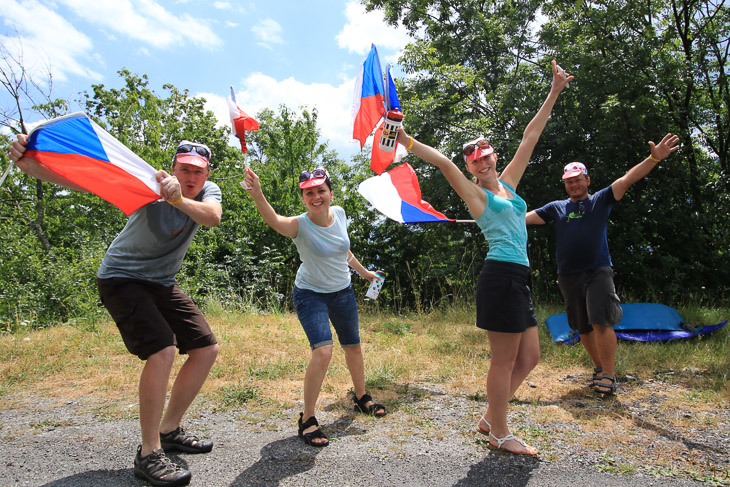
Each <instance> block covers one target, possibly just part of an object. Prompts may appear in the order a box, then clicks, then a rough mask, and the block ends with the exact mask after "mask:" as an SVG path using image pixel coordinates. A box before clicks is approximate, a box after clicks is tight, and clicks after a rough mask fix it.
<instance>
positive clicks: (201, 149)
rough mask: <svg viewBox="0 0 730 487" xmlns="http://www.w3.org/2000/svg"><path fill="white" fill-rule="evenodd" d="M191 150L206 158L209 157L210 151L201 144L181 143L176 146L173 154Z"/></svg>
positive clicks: (188, 152)
mask: <svg viewBox="0 0 730 487" xmlns="http://www.w3.org/2000/svg"><path fill="white" fill-rule="evenodd" d="M191 152H196V153H197V154H199V155H201V156H203V157H205V158H206V159H210V151H209V150H208V149H206V148H205V147H203V146H202V145H193V144H182V145H179V146H178V147H177V151H175V154H176V155H177V154H190V153H191Z"/></svg>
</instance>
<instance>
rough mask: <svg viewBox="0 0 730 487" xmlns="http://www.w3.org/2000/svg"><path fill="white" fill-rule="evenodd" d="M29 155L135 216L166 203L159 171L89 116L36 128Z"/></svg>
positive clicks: (71, 117) (57, 120) (30, 137)
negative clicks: (161, 201)
mask: <svg viewBox="0 0 730 487" xmlns="http://www.w3.org/2000/svg"><path fill="white" fill-rule="evenodd" d="M25 155H26V156H29V157H31V158H32V159H35V160H36V161H38V162H40V163H41V164H43V165H44V166H46V167H47V168H48V169H49V170H50V171H52V172H54V173H56V174H58V175H60V176H62V177H64V178H66V179H68V180H69V181H71V182H73V183H75V184H78V185H79V186H81V187H82V188H84V189H86V190H87V191H90V192H92V193H94V194H95V195H97V196H99V197H100V198H102V199H104V200H106V201H108V202H109V203H111V204H113V205H114V206H116V207H117V208H119V209H120V210H122V211H123V212H124V214H125V215H127V216H129V215H131V214H132V213H133V212H134V211H135V210H137V209H138V208H140V207H142V206H144V205H146V204H147V203H150V202H152V201H156V200H158V199H160V193H159V184H158V183H157V181H156V180H155V174H156V173H157V170H156V169H155V168H154V167H152V166H150V165H149V164H147V163H146V162H145V161H143V160H142V159H141V158H140V157H139V156H138V155H136V154H135V153H134V152H132V151H131V150H129V149H128V148H127V147H126V146H125V145H124V144H122V143H121V142H119V141H118V140H117V139H115V138H114V137H112V136H111V135H109V133H108V132H106V131H105V130H104V129H102V128H101V127H99V126H98V125H97V124H96V123H95V122H94V121H93V120H91V119H90V118H89V117H88V116H87V115H86V114H85V113H81V112H78V113H72V114H70V115H66V116H64V117H59V118H55V119H53V120H50V121H48V122H45V123H43V124H41V125H39V126H37V127H35V128H34V129H33V130H32V131H31V133H30V134H29V135H28V145H27V149H26V151H25Z"/></svg>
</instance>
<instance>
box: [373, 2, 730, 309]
mask: <svg viewBox="0 0 730 487" xmlns="http://www.w3.org/2000/svg"><path fill="white" fill-rule="evenodd" d="M363 3H365V4H366V6H367V7H368V8H370V9H373V8H377V9H382V10H383V11H384V12H385V16H386V19H387V20H389V21H390V22H393V23H395V22H401V23H402V24H403V25H404V26H405V27H406V28H407V29H408V30H409V31H410V33H411V35H412V37H413V42H412V43H411V44H410V45H409V46H408V47H407V48H406V49H405V51H404V54H403V57H402V58H401V64H402V65H403V66H404V68H405V70H406V72H407V74H408V77H407V78H406V79H404V80H400V82H399V93H400V95H401V101H402V105H403V107H404V115H405V123H406V125H407V127H408V128H409V130H411V131H412V132H414V133H415V134H416V135H418V136H419V137H420V138H422V139H423V140H425V141H427V142H428V143H430V144H431V145H434V146H436V147H439V148H440V149H441V150H442V152H444V153H446V154H451V155H452V157H454V158H455V159H454V160H455V162H457V163H458V164H461V163H462V162H461V160H460V157H459V155H458V154H459V148H460V144H459V142H460V141H463V140H466V139H468V138H470V137H472V136H474V135H478V134H481V133H483V134H485V135H487V136H488V137H489V138H490V140H492V141H493V143H494V145H495V146H496V149H497V152H498V153H499V155H500V157H501V160H503V161H504V160H505V159H508V158H509V157H510V156H511V154H512V153H513V152H514V148H515V146H516V143H517V142H518V141H519V139H520V133H521V131H522V129H523V128H524V126H525V124H526V123H527V121H528V120H529V117H530V116H531V115H532V113H534V110H535V109H536V108H537V106H538V105H539V101H540V97H541V96H543V94H544V90H545V88H546V86H545V83H546V75H547V74H548V70H547V69H546V66H547V63H548V62H549V60H550V59H551V58H556V59H557V60H558V61H559V62H560V63H561V64H562V65H563V66H565V67H566V68H567V69H568V71H569V72H570V73H572V74H575V75H576V82H575V83H573V84H572V85H571V89H570V90H568V91H567V92H566V93H565V96H563V97H561V100H560V102H559V103H558V105H557V106H556V107H555V110H554V112H553V116H552V118H551V120H550V122H549V123H548V126H547V127H546V129H545V131H544V133H543V136H542V139H541V142H540V144H538V147H537V148H536V151H535V153H534V156H533V160H532V163H531V165H530V167H529V168H528V170H527V171H528V172H527V174H526V177H525V178H524V179H523V182H522V184H521V185H520V189H519V190H520V193H521V194H522V195H523V196H524V197H525V199H526V200H527V202H528V204H529V205H530V206H531V207H535V206H538V205H542V204H544V203H545V202H547V201H549V200H552V199H557V198H562V197H564V190H563V189H562V185H561V184H560V183H559V181H560V179H559V174H560V168H561V167H562V166H563V165H564V164H565V163H567V162H570V161H572V160H581V161H584V162H586V163H587V164H588V166H589V169H590V171H591V177H592V181H593V185H594V189H596V190H597V189H599V188H600V187H603V186H605V185H608V184H610V183H611V182H612V181H613V180H614V179H616V178H617V177H619V176H620V175H622V174H623V173H625V171H626V170H628V168H630V167H631V166H633V165H634V164H636V163H637V162H638V161H640V160H642V159H643V158H644V157H645V155H646V153H647V150H648V146H647V142H648V141H649V140H654V141H656V140H659V139H660V138H661V137H662V136H663V135H664V134H665V133H667V132H674V133H678V134H679V135H680V136H681V138H682V141H683V145H684V147H683V149H682V151H680V153H678V154H677V155H675V156H673V157H672V158H670V159H669V160H667V161H665V163H663V164H662V166H661V167H660V168H658V169H657V170H655V171H654V172H653V173H652V174H651V175H650V176H649V177H648V178H646V180H644V181H642V182H640V183H639V184H637V185H636V186H635V187H634V188H632V190H631V191H630V193H629V195H627V196H628V197H627V203H625V204H622V205H619V207H617V209H616V210H615V212H614V225H613V226H612V228H611V234H610V239H611V241H612V253H613V256H614V263H615V264H616V266H617V268H618V270H619V273H624V274H625V275H624V276H623V277H620V278H619V282H620V285H621V286H622V291H623V293H624V294H625V295H627V296H632V297H636V298H643V299H652V298H656V299H664V298H666V299H670V298H684V299H687V298H697V297H702V296H703V295H704V296H707V297H709V296H710V293H711V294H712V296H715V297H717V296H727V291H728V290H729V289H730V286H729V285H728V283H729V280H728V278H727V277H725V276H722V275H719V273H713V272H710V269H715V268H722V267H726V266H727V264H728V254H727V251H726V249H727V248H728V247H730V241H728V235H729V234H730V229H729V227H730V222H728V217H727V215H728V210H729V209H730V208H729V207H728V198H727V197H726V195H727V193H728V191H727V189H728V186H727V181H728V178H727V177H726V161H727V158H728V150H727V142H728V136H729V135H730V132H729V131H728V115H727V114H728V97H727V93H728V81H727V75H726V69H727V54H728V26H729V25H730V23H729V22H728V7H727V5H726V2H725V1H724V0H651V1H638V0H628V1H623V0H622V1H618V0H598V1H584V0H581V1H577V2H576V1H572V0H571V1H568V0H554V1H548V2H532V1H528V0H513V1H506V2H498V1H491V0H487V1H476V0H451V1H447V2H437V1H431V0H368V1H364V2H363ZM539 9H541V14H542V15H538V14H539V13H540V10H539ZM538 20H539V22H538ZM422 174H423V178H424V181H422V187H424V188H425V189H424V193H427V192H428V193H429V194H430V193H433V194H436V195H437V197H436V199H435V200H434V204H435V205H437V204H438V205H440V207H441V208H449V207H455V208H459V207H461V205H460V204H459V202H458V200H456V199H455V195H453V193H452V192H450V191H448V189H446V190H445V192H446V193H447V194H444V195H443V198H444V199H443V200H441V199H440V198H441V197H442V196H441V193H440V192H439V191H444V189H443V188H444V185H443V181H441V178H439V176H438V175H436V174H434V173H433V171H430V172H429V170H428V169H426V170H422ZM437 207H439V206H437ZM687 228H692V236H691V238H687V232H686V229H687ZM531 234H532V235H531V239H530V243H529V249H528V252H529V255H530V259H531V262H532V265H533V268H534V272H535V277H536V279H535V286H536V288H537V289H538V290H539V293H538V294H540V295H545V296H547V297H550V296H552V297H553V298H557V296H558V294H557V290H556V289H555V287H554V286H553V285H552V284H551V283H552V282H553V281H554V278H555V268H556V266H555V262H554V257H553V256H552V252H553V249H554V244H553V236H552V230H551V229H549V228H548V229H537V230H533V231H532V232H531ZM444 236H446V234H444ZM450 238H454V236H453V235H452V236H451V237H450ZM457 240H458V238H457Z"/></svg>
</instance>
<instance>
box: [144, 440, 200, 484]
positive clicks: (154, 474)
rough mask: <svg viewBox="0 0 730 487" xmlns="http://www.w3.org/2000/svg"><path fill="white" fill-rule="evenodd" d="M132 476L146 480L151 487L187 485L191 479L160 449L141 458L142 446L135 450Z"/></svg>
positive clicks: (188, 474)
mask: <svg viewBox="0 0 730 487" xmlns="http://www.w3.org/2000/svg"><path fill="white" fill-rule="evenodd" d="M134 475H135V476H136V477H139V478H143V479H146V480H147V481H148V482H149V483H151V484H152V485H162V486H167V487H174V486H176V485H188V484H189V483H190V478H191V477H192V475H191V474H190V472H189V471H188V470H186V469H185V468H183V467H181V466H180V465H176V464H175V463H173V461H172V460H170V459H169V458H167V457H166V456H165V452H163V451H162V450H161V449H160V450H152V453H150V454H149V455H147V456H146V457H143V456H142V446H140V447H139V448H137V456H136V457H135V458H134Z"/></svg>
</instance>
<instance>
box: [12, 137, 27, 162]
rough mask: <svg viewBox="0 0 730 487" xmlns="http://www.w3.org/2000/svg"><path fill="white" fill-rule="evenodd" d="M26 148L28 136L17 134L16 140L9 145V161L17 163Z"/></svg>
mask: <svg viewBox="0 0 730 487" xmlns="http://www.w3.org/2000/svg"><path fill="white" fill-rule="evenodd" d="M27 146H28V136H27V135H25V134H18V138H17V140H14V141H13V143H12V144H11V145H10V150H9V151H8V152H9V153H10V160H11V161H13V162H15V163H17V162H18V161H19V160H20V159H22V158H23V156H24V154H25V149H26V148H27Z"/></svg>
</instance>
